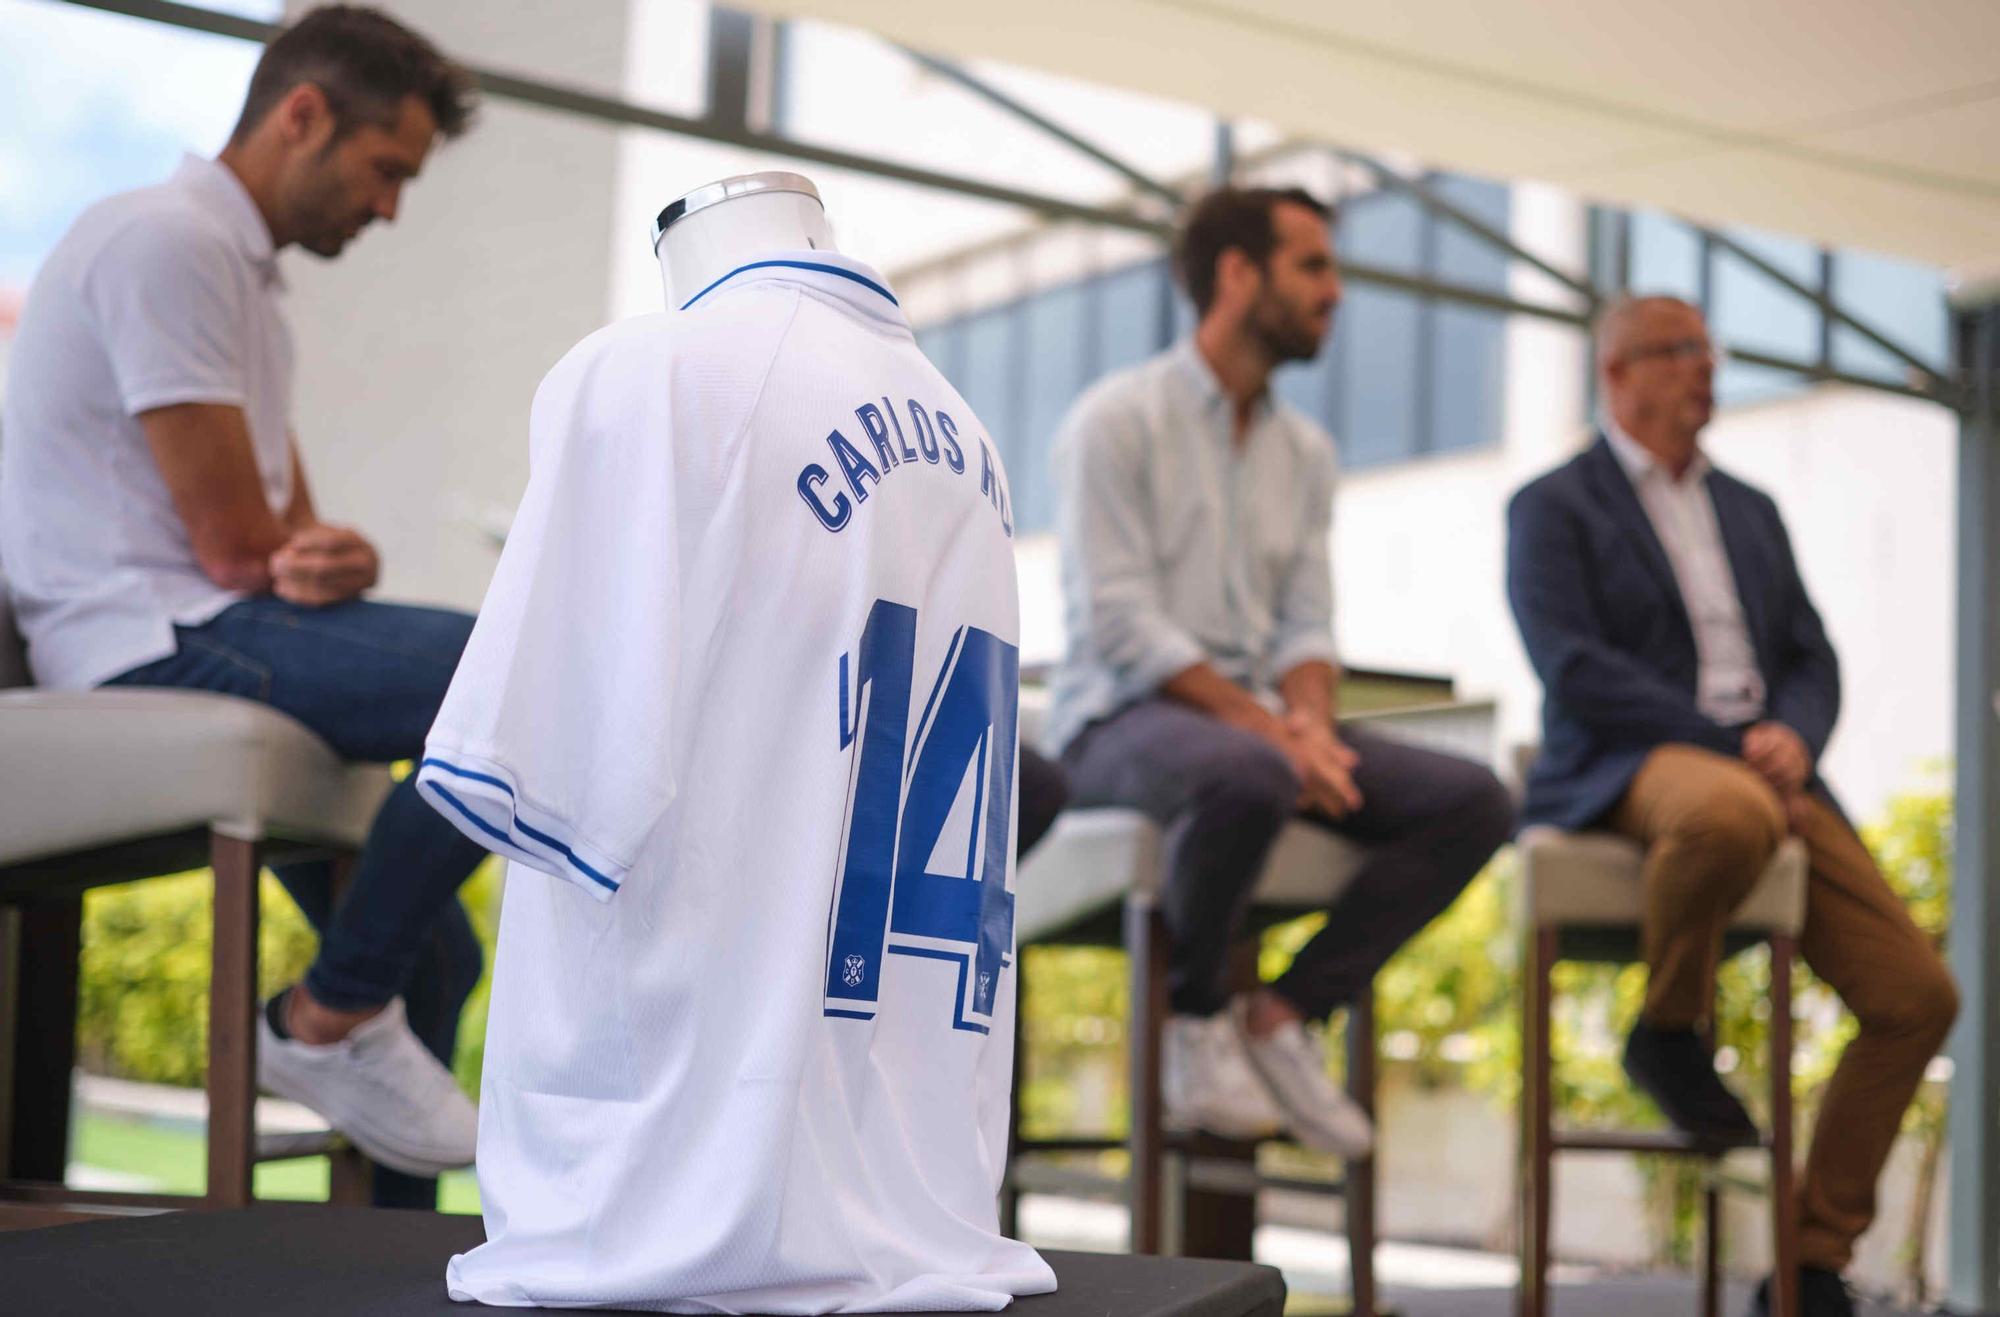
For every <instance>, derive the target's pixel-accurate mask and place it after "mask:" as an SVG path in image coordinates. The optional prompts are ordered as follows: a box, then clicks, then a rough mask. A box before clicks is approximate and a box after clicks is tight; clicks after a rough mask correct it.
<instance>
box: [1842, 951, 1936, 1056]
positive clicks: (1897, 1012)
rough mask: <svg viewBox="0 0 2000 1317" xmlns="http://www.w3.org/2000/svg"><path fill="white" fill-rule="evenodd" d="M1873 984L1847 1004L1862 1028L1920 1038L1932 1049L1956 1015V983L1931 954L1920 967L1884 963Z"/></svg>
mask: <svg viewBox="0 0 2000 1317" xmlns="http://www.w3.org/2000/svg"><path fill="white" fill-rule="evenodd" d="M1913 970H1914V972H1912V971H1913ZM1873 987H1874V990H1873V991H1871V992H1868V993H1866V994H1857V995H1861V996H1863V1000H1861V1001H1859V1002H1850V1003H1849V1006H1850V1008H1851V1009H1852V1010H1853V1011H1854V1015H1855V1018H1856V1019H1857V1020H1859V1021H1860V1022H1861V1027H1862V1028H1864V1029H1871V1030H1878V1031H1880V1032H1883V1033H1891V1034H1896V1035H1899V1036H1905V1037H1920V1038H1923V1039H1925V1040H1926V1041H1927V1042H1928V1043H1929V1044H1930V1047H1931V1049H1932V1050H1935V1049H1936V1048H1937V1047H1938V1046H1939V1045H1941V1044H1942V1043H1943V1042H1944V1039H1945V1035H1946V1034H1948V1033H1950V1032H1951V1026H1952V1022H1953V1021H1954V1020H1956V1019H1957V1018H1958V1010H1959V993H1958V982H1957V980H1956V979H1954V978H1953V977H1952V974H1951V971H1950V970H1949V969H1947V968H1946V967H1945V964H1944V962H1943V961H1942V960H1940V959H1939V958H1938V957H1937V956H1936V955H1934V954H1932V955H1927V956H1926V957H1925V959H1924V961H1923V962H1921V964H1920V966H1919V967H1907V966H1902V965H1896V964H1884V965H1883V966H1882V967H1881V969H1880V971H1879V978H1878V980H1877V982H1876V983H1875V984H1874V985H1873Z"/></svg>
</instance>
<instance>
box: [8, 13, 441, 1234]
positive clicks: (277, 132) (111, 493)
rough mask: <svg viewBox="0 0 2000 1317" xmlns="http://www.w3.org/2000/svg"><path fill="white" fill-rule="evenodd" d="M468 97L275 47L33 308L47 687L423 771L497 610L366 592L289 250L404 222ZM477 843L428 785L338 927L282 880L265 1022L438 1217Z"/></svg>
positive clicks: (361, 53) (401, 801)
mask: <svg viewBox="0 0 2000 1317" xmlns="http://www.w3.org/2000/svg"><path fill="white" fill-rule="evenodd" d="M470 86H471V85H470V81H469V79H468V78H467V76H466V74H465V73H464V72H463V71H462V70H460V69H458V68H457V67H455V66H454V65H452V64H451V63H450V62H448V61H447V60H446V59H445V58H444V57H443V56H442V55H440V54H439V53H438V52H437V50H436V49H435V48H434V47H432V46H431V44H430V43H429V42H428V41H426V40H425V39H424V38H423V37H421V36H419V35H417V34H416V33H414V32H411V31H409V30H408V29H407V28H404V27H402V26H401V25H400V24H397V23H396V22H394V21H392V20H390V19H389V18H387V17H384V16H383V15H381V14H379V13H376V12H374V11H372V10H364V9H351V8H345V7H332V8H326V9H318V10H314V11H312V12H311V13H309V14H307V15H305V16H304V17H303V18H301V19H300V20H299V21H298V22H297V23H296V24H295V25H294V26H292V27H291V28H290V29H288V30H287V31H286V32H284V33H283V34H281V35H280V36H279V37H278V38H276V39H275V40H274V41H273V42H272V43H271V44H270V46H269V48H268V49H267V50H266V51H265V53H264V55H263V58H262V59H261V60H260V61H259V63H258V65H257V69H256V72H255V73H254V74H253V76H252V78H251V83H250V88H249V92H248V94H247V96H246V98H245V102H244V107H243V114H242V117H241V119H240V121H239V122H238V124H237V127H236V130H235V132H234V134H233V135H232V137H231V138H230V141H229V144H228V145H227V147H225V148H224V150H223V151H222V153H221V155H220V157H219V158H217V159H215V160H204V159H199V158H196V157H193V156H190V157H188V158H187V159H186V160H185V161H184V162H183V163H182V165H181V167H180V169H179V170H178V171H177V172H176V173H175V174H174V176H173V177H172V178H171V179H169V180H168V181H167V182H165V183H162V184H160V185H158V186H155V187H149V188H142V189H140V190H138V191H136V192H128V193H125V194H122V195H120V196H115V197H112V198H109V199H108V200H105V201H103V202H100V203H98V204H97V205H95V206H93V207H92V208H91V209H89V210H88V211H86V212H85V213H84V214H83V215H82V216H81V217H80V218H79V219H78V220H77V222H76V223H75V225H74V226H73V227H72V228H71V229H70V231H69V232H68V233H67V234H66V235H65V236H64V237H63V239H62V240H61V241H60V242H59V243H58V244H57V245H56V247H55V249H54V251H52V252H51V253H50V255H49V257H48V260H47V261H46V263H45V264H44V265H43V267H42V270H41V273H40V275H39V276H38V278H37V279H36V281H35V284H34V287H33V288H32V289H31V291H30V293H29V295H28V300H27V305H26V307H25V309H24V311H23V314H22V319H21V324H20V332H19V335H18V337H17V339H16V341H15V344H14V348H13V354H12V357H11V360H10V362H9V373H8V381H7V392H6V398H5V400H4V408H5V411H4V427H3V428H4V443H0V569H3V570H4V574H5V577H6V582H7V587H8V589H9V591H10V593H11V594H12V597H13V602H14V607H15V610H16V612H17V615H18V616H19V619H20V624H21V629H22V631H23V633H24V634H25V635H26V637H27V641H28V659H29V663H30V665H31V666H32V668H33V670H34V675H35V679H36V681H37V682H39V683H40V684H42V685H44V686H52V687H61V688H70V689H81V688H85V687H91V686H98V685H106V684H121V685H143V686H175V687H188V688H194V689H202V690H213V691H223V692H227V693H230V694H235V695H241V696H246V697H249V698H251V699H256V700H261V701H264V702H266V703H268V704H271V705H273V706H275V707H277V708H279V709H281V710H283V711H284V712H286V713H288V714H290V715H292V716H293V717H295V718H297V719H299V720H300V721H301V722H303V723H305V724H306V725H307V726H309V727H311V728H312V729H313V730H314V731H316V732H317V733H319V734H320V735H321V736H322V737H324V738H325V739H326V740H327V741H328V743H329V744H331V745H332V746H333V747H334V748H335V749H336V750H337V751H339V752H340V753H341V754H342V755H344V756H346V757H348V758H351V759H357V760H371V761H384V762H386V761H393V760H397V759H404V758H408V757H411V756H412V755H414V754H415V753H417V751H418V750H420V749H421V747H422V744H423V738H424V733H425V732H426V731H427V730H428V729H429V727H430V723H431V720H432V718H433V717H434V716H435V714H436V712H437V707H438V704H439V702H440V701H441V700H442V699H443V696H444V691H445V687H446V685H447V684H448V682H449V681H450V678H451V673H452V670H453V668H454V667H455V666H456V664H457V661H458V656H459V653H460V651H461V650H462V649H463V647H464V644H465V639H466V637H467V635H469V634H470V630H471V622H472V619H471V618H469V617H466V616H464V615H463V614H459V613H452V612H444V611H441V610H435V609H422V608H408V607H399V606H396V605H390V604H379V603H374V602H370V601H365V600H363V599H362V598H361V597H360V596H361V594H362V592H363V591H365V590H367V589H368V588H369V587H370V586H372V585H373V584H374V582H375V578H376V571H377V563H376V557H375V550H374V549H373V547H371V546H370V545H369V543H368V541H367V540H366V539H364V538H363V537H362V536H361V535H359V534H358V533H356V532H355V531H352V530H349V529H346V528H343V527H338V526H333V525H328V524H326V523H324V522H322V521H321V520H320V519H319V516H318V514H317V512H316V510H315V508H314V506H313V500H312V496H311V494H310V492H309V489H308V487H307V484H306V477H305V471H304V468H303V466H302V465H301V463H300V459H299V452H298V447H297V445H296V443H295V442H294V439H293V435H292V429H291V373H292V349H291V340H290V337H289V335H288V334H287V332H286V328H285V321H284V317H283V315H282V313H281V311H280V309H279V300H278V294H279V293H280V292H281V291H282V289H283V281H282V279H281V277H280V275H279V272H278V266H277V262H276V257H277V253H278V252H279V251H280V250H282V249H283V248H284V247H286V246H289V245H291V244H294V243H296V244H298V245H300V246H302V247H304V248H306V249H307V250H308V251H311V252H313V253H314V254H316V255H319V256H322V257H332V256H334V255H337V254H338V253H339V252H340V251H341V249H342V248H343V247H344V246H345V245H346V244H347V242H348V241H349V240H350V239H352V238H353V237H354V236H355V235H356V234H357V233H358V232H359V231H360V230H361V229H362V228H364V227H366V226H367V225H368V224H369V223H371V222H373V221H374V220H377V219H382V220H390V219H393V218H394V217H395V214H396V207H397V204H398V201H399V199H400V195H401V191H402V187H403V184H404V183H405V182H406V181H407V180H408V179H410V178H412V177H413V176H415V174H416V173H417V171H418V169H419V168H420V167H421V166H422V164H423V162H424V159H425V157H426V155H427V154H428V153H429V151H430V148H431V146H432V144H433V142H434V141H435V139H436V138H437V137H438V136H439V135H440V134H442V135H444V136H447V137H450V136H455V135H457V134H458V133H460V132H462V131H463V130H464V129H465V127H466V125H467V122H468V119H469V115H470V112H471V103H472V98H471V90H470ZM480 858H481V851H480V850H479V848H478V847H476V846H473V845H472V844H471V843H469V842H467V841H465V840H464V839H463V838H461V837H460V836H459V835H458V834H457V833H456V832H455V831H454V830H453V829H452V828H451V827H450V826H449V825H448V824H446V823H444V821H443V820H441V819H439V818H438V817H437V815H436V814H435V813H434V812H433V811H432V810H431V809H430V808H429V807H428V806H426V805H425V804H424V803H423V802H422V801H421V800H420V799H419V798H418V797H417V794H416V790H415V787H414V785H412V784H405V785H402V786H399V787H398V788H397V789H396V790H395V791H394V792H393V793H392V794H391V795H390V797H389V799H388V801H387V802H386V803H385V804H384V806H383V808H382V812H381V814H380V815H379V816H378V818H377V819H376V822H375V825H374V829H373V831H372V832H371V834H370V836H369V840H368V845H367V848H366V849H365V850H364V852H363V853H362V856H361V858H360V862H359V863H358V864H357V865H356V867H355V872H354V875H353V882H352V886H351V889H350V891H349V893H348V895H347V897H346V899H345V900H344V902H343V903H342V905H341V906H340V908H339V909H338V910H333V909H332V908H331V905H332V902H331V899H330V892H329V874H328V873H327V871H326V869H325V867H324V866H301V867H297V868H292V869H288V870H283V871H281V872H280V877H281V878H282V879H284V881H285V883H286V886H287V887H288V888H289V889H290V890H291V891H292V893H293V895H294V896H295V897H296V898H297V899H298V900H299V903H300V905H301V907H302V908H303V909H304V910H305V912H306V914H307V916H308V917H309V918H311V919H312V921H313V922H314V924H315V925H317V926H318V927H319V928H320V931H321V934H322V942H321V947H320V952H319V955H318V957H317V959H316V960H315V961H314V963H313V965H312V967H311V969H310V970H309V971H308V972H307V974H306V977H305V980H304V982H303V983H301V984H300V985H298V986H296V987H294V988H292V989H290V990H288V991H287V992H285V993H283V994H281V995H280V996H278V997H277V998H274V999H273V1002H272V1003H271V1004H270V1006H269V1007H268V1008H267V1010H266V1012H265V1016H264V1022H263V1028H262V1037H261V1040H260V1044H259V1056H258V1061H259V1066H258V1069H259V1077H260V1079H261V1081H262V1082H263V1083H264V1086H265V1087H267V1088H269V1089H272V1090H274V1091H277V1092H280V1093H283V1094H284V1095H286V1096H288V1097H292V1098H295V1099H297V1100H299V1101H302V1102H305V1103H307V1104H309V1105H311V1106H313V1107H315V1108H316V1109H318V1110H319V1111H320V1112H321V1113H322V1114H324V1115H325V1116H326V1117H327V1118H328V1119H329V1120H330V1121H332V1122H333V1123H334V1124H335V1125H336V1126H338V1127H339V1128H341V1129H343V1130H344V1131H346V1132H347V1133H348V1135H349V1136H350V1137H352V1138H353V1139H354V1141H355V1142H356V1144H357V1145H359V1146H360V1147H361V1148H362V1149H363V1150H364V1151H365V1152H367V1153H368V1154H369V1155H370V1156H371V1157H373V1158H374V1159H375V1160H376V1161H378V1162H380V1163H382V1164H383V1165H384V1166H386V1167H391V1168H394V1170H395V1171H396V1172H401V1173H403V1174H402V1175H400V1176H399V1175H393V1174H383V1175H378V1176H377V1201H378V1202H382V1203H385V1204H397V1205H418V1204H421V1203H423V1202H425V1201H426V1200H429V1201H434V1200H435V1184H434V1181H432V1180H430V1179H429V1178H428V1177H431V1176H435V1175H436V1174H437V1173H438V1172H439V1171H440V1170H443V1169H445V1168H447V1167H451V1166H455V1165H463V1164H464V1163H466V1162H467V1161H469V1160H470V1159H471V1156H472V1148H473V1139H474V1127H475V1121H476V1117H475V1115H474V1112H473V1109H472V1106H471V1103H470V1102H469V1101H467V1099H466V1098H465V1096H464V1095H463V1094H462V1093H460V1092H459V1091H458V1089H457V1087H456V1086H455V1085H454V1084H453V1082H452V1079H451V1075H450V1072H449V1071H448V1070H447V1069H446V1068H445V1064H444V1063H445V1062H447V1061H448V1060H449V1058H450V1056H451V1052H452V1047H453V1043H454V1040H455V1037H456V1033H457V1021H458V1014H459V1008H460V1006H461V1005H462V1004H463V1001H464V998H465V996H466V994H467V993H469V992H470V991H471V988H472V985H473V983H474V981H475V980H476V979H477V978H478V975H479V968H480V952H479V945H478V942H477V941H476V940H475V939H474V937H473V936H472V932H471V929H470V927H469V926H468V924H467V922H466V919H465V916H464V913H463V912H462V911H461V910H460V909H459V907H458V904H457V902H456V900H455V899H454V898H455V893H456V891H457V889H458V886H459V885H460V883H462V882H463V881H464V879H465V878H466V876H467V875H468V874H470V873H471V872H472V870H473V869H474V868H475V867H476V866H477V865H478V863H479V860H480Z"/></svg>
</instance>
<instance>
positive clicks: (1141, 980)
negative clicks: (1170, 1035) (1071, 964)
mask: <svg viewBox="0 0 2000 1317" xmlns="http://www.w3.org/2000/svg"><path fill="white" fill-rule="evenodd" d="M1166 942H1167V937H1166V928H1165V921H1164V920H1162V919H1161V918H1160V913H1159V911H1158V910H1157V909H1155V908H1154V907H1153V905H1152V903H1151V902H1150V901H1148V900H1146V899H1145V898H1143V897H1128V898H1126V901H1125V954H1126V955H1127V957H1129V959H1130V961H1131V975H1132V989H1131V994H1132V1002H1131V1011H1130V1017H1131V1018H1130V1025H1129V1027H1130V1029H1131V1058H1132V1060H1131V1067H1130V1075H1129V1080H1128V1087H1129V1088H1130V1090H1131V1093H1130V1102H1131V1121H1132V1129H1131V1133H1130V1135H1129V1136H1128V1142H1127V1147H1128V1148H1129V1149H1130V1155H1131V1159H1132V1170H1131V1180H1130V1202H1131V1209H1132V1251H1133V1252H1134V1253H1158V1252H1159V1251H1160V1209H1161V1183H1160V1177H1161V1170H1162V1166H1161V1163H1162V1161H1163V1155H1162V1147H1161V1144H1162V1137H1161V1110H1160V1035H1161V1030H1162V1029H1163V1028H1164V1026H1165V1023H1166V1015H1167V955H1166Z"/></svg>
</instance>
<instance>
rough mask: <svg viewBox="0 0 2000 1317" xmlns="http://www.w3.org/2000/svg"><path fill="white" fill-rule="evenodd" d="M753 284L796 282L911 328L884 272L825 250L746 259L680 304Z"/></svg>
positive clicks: (684, 305)
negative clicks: (747, 260) (879, 272)
mask: <svg viewBox="0 0 2000 1317" xmlns="http://www.w3.org/2000/svg"><path fill="white" fill-rule="evenodd" d="M753 283H789V284H797V285H800V286H802V287H806V288H810V289H812V290H813V291H814V292H816V293H819V294H821V295H823V296H826V297H830V298H832V299H833V300H835V301H837V302H839V303H841V304H842V305H844V306H846V307H848V308H850V309H851V310H854V311H856V312H858V313H860V314H862V315H865V316H868V317H870V318H871V319H875V320H883V321H887V322H889V323H890V324H894V325H899V326H901V327H902V328H904V329H905V330H907V329H908V328H909V323H908V321H906V320H905V319H904V318H903V308H902V304H901V303H900V302H898V301H897V300H896V295H895V293H893V292H891V291H890V290H889V285H888V283H887V281H885V280H884V279H883V278H882V276H881V275H879V274H877V273H875V271H874V270H873V269H871V268H870V267H868V266H866V265H863V264H862V263H861V262H860V261H857V260H853V259H851V258H849V257H846V256H842V255H840V254H839V253H838V252H826V251H796V252H773V253H771V254H770V255H769V256H766V257H763V258H762V259H760V260H755V261H749V262H746V263H745V264H743V265H739V266H737V267H736V268H735V269H733V270H731V271H730V272H729V273H728V274H725V275H723V276H722V277H721V278H720V279H717V280H716V281H715V282H714V283H711V284H710V285H708V287H706V288H704V289H702V290H701V291H700V292H698V293H696V294H695V295H694V296H693V297H690V298H689V299H688V300H687V301H685V302H683V303H681V307H680V309H681V310H683V311H686V310H689V309H691V308H693V307H698V306H702V305H705V304H706V303H708V302H712V301H714V300H715V299H716V298H717V297H719V296H721V295H722V294H723V293H725V292H727V291H730V290H733V289H736V288H741V287H744V286H746V285H749V284H753Z"/></svg>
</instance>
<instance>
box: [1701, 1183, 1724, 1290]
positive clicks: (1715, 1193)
mask: <svg viewBox="0 0 2000 1317" xmlns="http://www.w3.org/2000/svg"><path fill="white" fill-rule="evenodd" d="M1721 1173H1722V1165H1721V1163H1720V1162H1711V1163H1709V1164H1708V1166H1707V1167H1706V1168H1705V1169H1704V1178H1703V1181H1702V1186H1701V1219H1702V1245H1701V1312H1702V1317H1721V1313H1722V1187H1721V1184H1720V1183H1719V1182H1718V1177H1719V1176H1720V1175H1721Z"/></svg>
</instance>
